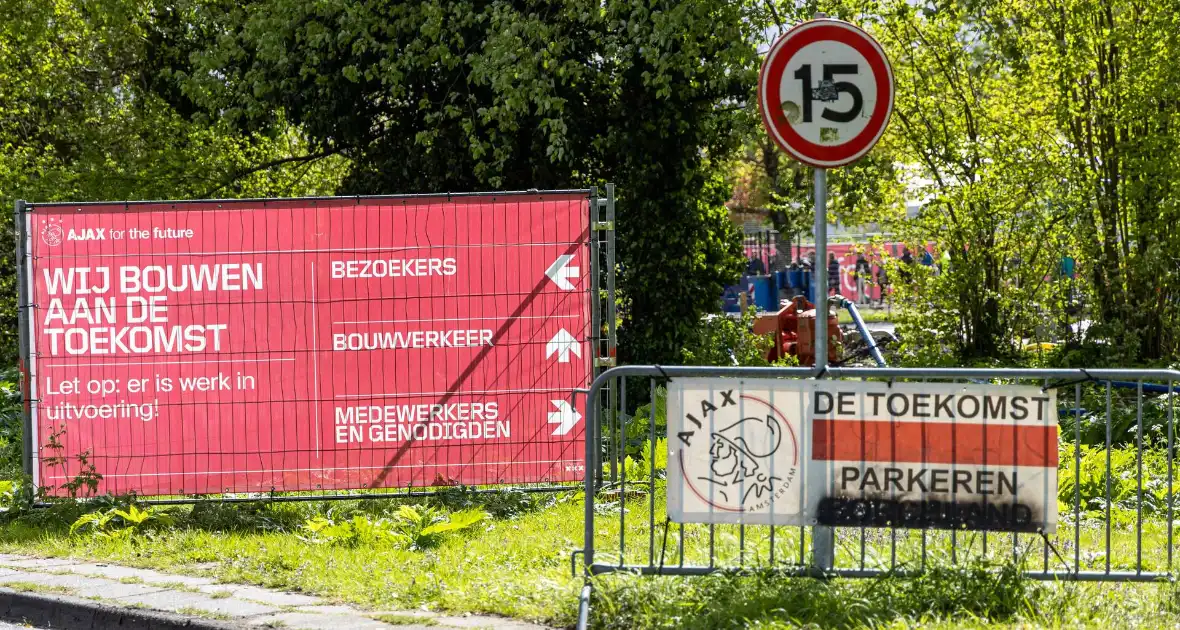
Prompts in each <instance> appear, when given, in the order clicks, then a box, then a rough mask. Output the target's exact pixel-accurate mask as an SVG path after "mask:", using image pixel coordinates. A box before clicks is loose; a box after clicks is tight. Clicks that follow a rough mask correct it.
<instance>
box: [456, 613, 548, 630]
mask: <svg viewBox="0 0 1180 630" xmlns="http://www.w3.org/2000/svg"><path fill="white" fill-rule="evenodd" d="M434 621H435V622H436V623H438V624H439V625H440V626H444V627H446V626H450V627H452V628H495V629H496V630H544V626H538V625H536V624H532V623H529V622H527V621H520V620H518V619H507V618H505V617H490V616H486V615H471V616H469V617H447V616H443V617H435V618H434Z"/></svg>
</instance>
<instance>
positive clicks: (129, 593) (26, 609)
mask: <svg viewBox="0 0 1180 630" xmlns="http://www.w3.org/2000/svg"><path fill="white" fill-rule="evenodd" d="M0 619H3V620H6V621H9V622H18V623H22V622H23V623H29V624H32V625H34V626H42V627H52V628H85V629H91V628H93V629H98V628H107V627H116V626H117V627H119V628H127V629H133V628H160V629H167V628H208V629H214V628H216V629H218V630H221V629H225V628H266V627H272V628H278V627H282V628H292V629H304V630H318V629H321V628H331V629H332V630H352V629H355V630H369V629H373V630H377V629H382V628H399V629H400V630H407V629H412V628H432V629H434V630H444V629H446V628H495V629H497V630H541V629H542V626H537V625H533V624H529V623H525V622H522V621H516V620H513V619H505V618H502V617H492V616H481V615H468V616H451V615H442V614H437V613H430V612H425V611H364V610H359V609H356V608H353V607H350V606H342V605H335V604H333V603H331V602H328V601H325V600H323V599H321V598H319V597H314V596H311V595H304V594H301V593H288V592H283V591H277V590H272V589H265V588H261V587H257V586H248V585H241V584H220V583H217V582H216V581H214V580H213V579H210V578H203V577H193V576H185V575H174V574H169V573H161V572H159V571H152V570H149V569H135V568H130V567H124V566H118V565H112V564H103V563H93V562H84V561H79V560H73V559H68V558H28V557H24V556H15V555H5V554H0Z"/></svg>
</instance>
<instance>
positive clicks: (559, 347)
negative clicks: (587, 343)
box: [545, 328, 582, 363]
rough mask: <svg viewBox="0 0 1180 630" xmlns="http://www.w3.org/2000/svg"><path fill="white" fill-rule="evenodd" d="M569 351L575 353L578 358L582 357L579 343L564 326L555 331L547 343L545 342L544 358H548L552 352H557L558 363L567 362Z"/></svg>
mask: <svg viewBox="0 0 1180 630" xmlns="http://www.w3.org/2000/svg"><path fill="white" fill-rule="evenodd" d="M571 352H572V353H574V354H575V355H577V357H578V358H579V359H580V358H582V348H581V344H579V343H578V340H577V339H575V338H574V336H573V335H571V334H569V332H568V331H566V329H564V328H562V329H561V330H559V331H557V334H556V335H553V338H552V339H550V340H549V343H547V344H545V358H546V359H548V358H549V357H551V356H553V355H554V354H557V362H558V363H569V362H570V353H571Z"/></svg>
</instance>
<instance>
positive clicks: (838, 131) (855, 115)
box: [758, 13, 894, 571]
mask: <svg viewBox="0 0 1180 630" xmlns="http://www.w3.org/2000/svg"><path fill="white" fill-rule="evenodd" d="M893 93H894V85H893V71H892V70H891V69H890V67H889V60H888V58H886V56H885V50H884V49H883V48H881V45H880V44H879V43H878V42H877V41H876V40H874V39H873V37H872V36H871V35H869V34H868V33H866V32H865V31H864V30H862V29H860V28H858V27H857V26H854V25H852V24H849V23H847V22H844V21H841V20H833V19H830V18H828V17H827V15H825V14H823V13H817V14H815V19H813V20H809V21H807V22H803V23H802V24H798V25H796V26H794V27H792V28H791V29H790V30H789V31H787V32H786V33H783V34H782V36H780V37H779V38H778V40H777V41H775V43H774V45H773V46H771V47H770V50H769V51H768V52H767V54H766V59H765V60H763V62H762V71H761V72H760V73H759V75H758V110H759V111H760V112H761V114H762V123H763V124H764V125H765V126H766V131H767V133H768V134H769V135H770V137H771V139H772V140H774V142H775V144H777V145H778V146H779V148H781V149H782V150H783V151H785V152H786V153H787V154H788V155H790V156H791V157H792V158H794V159H795V160H796V161H798V162H801V163H803V164H807V165H808V166H811V167H812V168H813V169H814V171H813V173H814V179H815V267H814V269H812V277H813V278H814V279H815V290H814V292H813V294H812V301H813V302H815V307H816V308H815V314H816V317H815V343H814V344H813V346H812V347H813V349H814V350H815V372H814V374H815V377H816V378H817V379H818V378H822V377H823V375H824V371H825V368H827V365H828V343H829V341H830V336H829V334H828V316H829V314H828V282H829V278H828V235H827V227H828V216H827V209H828V179H827V175H828V171H827V169H832V168H839V167H841V166H845V165H848V164H851V163H853V162H855V161H857V160H859V159H860V158H862V157H864V155H865V154H866V153H868V152H869V150H870V149H872V148H873V145H874V144H876V143H877V141H878V140H880V138H881V135H882V134H884V133H885V128H886V126H888V124H889V118H890V115H891V114H892V113H893ZM838 273H839V270H837V274H838ZM834 279H835V280H836V285H837V286H839V280H840V279H839V277H837V278H834ZM813 385H816V383H813ZM807 470H808V471H814V472H815V474H814V475H811V477H812V478H813V479H816V478H818V481H819V482H820V483H819V484H818V487H820V488H825V489H826V488H830V483H829V482H828V477H829V476H830V475H831V474H832V471H831V470H830V469H829V466H828V465H816V466H810V465H809V466H808V468H807ZM808 485H809V486H815V485H816V484H815V481H811V482H809V484H808ZM823 492H827V490H824V491H823ZM820 496H823V495H820ZM812 524H813V525H815V527H814V529H813V531H812V541H811V542H812V562H813V566H814V567H815V568H816V569H819V570H821V571H826V570H830V569H831V568H832V567H833V566H834V560H835V531H834V530H833V529H832V528H831V527H827V526H820V525H818V524H816V523H815V522H813V523H812Z"/></svg>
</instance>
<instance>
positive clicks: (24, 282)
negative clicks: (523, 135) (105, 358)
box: [13, 183, 617, 507]
mask: <svg viewBox="0 0 1180 630" xmlns="http://www.w3.org/2000/svg"><path fill="white" fill-rule="evenodd" d="M547 194H548V195H562V194H566V195H568V194H585V195H586V197H587V199H588V201H589V203H588V208H589V223H588V225H589V235H588V237H587V242H586V243H585V245H586V249H587V253H588V254H589V260H590V270H589V275H590V278H591V286H590V287H589V288H588V289H587V291H588V293H589V295H590V303H591V309H592V310H591V323H592V330H591V334H590V335H589V336H588V338H587V339H586V341H587V342H588V343H589V345H590V347H591V348H593V352H594V356H593V357H592V358H591V370H592V371H591V376H592V378H593V377H595V376H598V375H599V374H600V372H601V371H602V368H604V367H609V366H612V365H614V361H615V360H614V356H615V350H616V347H617V340H616V334H615V288H616V278H615V228H614V222H615V186H614V184H610V183H608V184H606V185H605V188H604V190H600V189H599V187H598V186H591V187H588V188H579V189H554V190H538V189H529V190H510V191H480V192H438V193H420V194H395V195H354V196H309V197H260V198H243V199H185V200H137V201H91V202H45V203H36V202H30V201H26V200H24V199H19V200H17V201H16V203H15V207H14V210H13V219H14V222H15V225H14V228H15V229H14V232H15V236H16V261H15V262H16V272H17V293H18V294H17V320H18V343H19V346H20V347H19V352H20V354H19V357H20V358H19V371H20V376H21V383H20V388H21V395H22V396H21V398H22V405H23V418H22V429H23V430H22V434H23V435H22V460H23V467H24V472H25V473H26V474H27V475H29V477H30V478H32V476H33V452H34V449H36V448H39V446H38V445H37V444H36V443H35V438H34V435H33V427H32V421H33V404H34V403H35V402H36V401H37V397H36V391H35V388H36V378H37V375H36V373H35V359H36V356H35V354H34V353H33V351H32V339H31V337H30V331H31V327H30V323H29V318H30V314H31V311H32V309H33V308H34V307H35V305H33V304H31V303H30V300H31V298H32V296H31V295H30V293H29V290H30V289H29V287H30V285H29V280H30V278H29V272H30V271H31V270H32V260H31V257H32V252H31V251H30V250H29V246H28V244H29V238H30V232H29V224H28V221H29V218H30V217H31V215H32V213H33V212H34V211H35V209H36V208H59V209H61V208H77V209H79V211H80V210H81V209H83V208H86V207H90V206H111V205H122V206H124V207H125V208H127V209H131V208H132V207H135V206H146V205H174V206H179V207H184V206H191V205H194V204H218V203H226V204H243V203H258V204H265V203H268V202H304V201H306V202H316V201H328V202H332V201H350V200H351V201H387V200H388V201H398V200H415V199H439V198H446V199H453V198H460V199H461V198H465V197H488V196H497V197H512V196H536V195H547ZM604 215H605V218H604ZM604 322H609V325H603V324H604ZM586 391H587V390H585V389H576V390H574V391H573V392H571V394H572V397H571V401H572V402H574V403H575V405H576V402H577V397H578V396H579V395H581V394H584V393H585V392H586ZM599 429H600V427H599V425H598V424H597V423H594V422H590V421H589V419H586V420H585V425H584V435H585V439H586V441H587V442H590V441H592V440H594V439H596V437H597V435H596V434H595V433H594V431H596V430H599ZM579 485H580V482H577V481H574V482H569V483H568V484H520V485H500V486H479V487H470V486H417V487H410V488H377V489H364V488H358V489H355V490H343V491H333V492H331V493H327V492H325V493H316V492H315V491H290V492H284V491H273V492H259V493H237V494H230V495H225V494H201V495H185V496H159V497H149V498H140V497H136V498H137V502H139V503H141V504H150V505H177V504H195V503H206V502H211V503H247V502H257V501H274V502H291V501H332V500H365V499H396V498H407V497H425V496H432V495H437V494H440V493H443V492H448V491H454V490H455V489H456V488H459V489H462V490H465V491H469V492H473V493H495V492H501V491H504V490H513V491H519V492H562V491H569V490H571V489H576V488H578V487H579ZM79 500H83V501H85V500H88V499H79ZM50 504H51V503H49V502H41V503H36V504H35V505H37V506H40V507H44V506H47V505H50Z"/></svg>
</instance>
